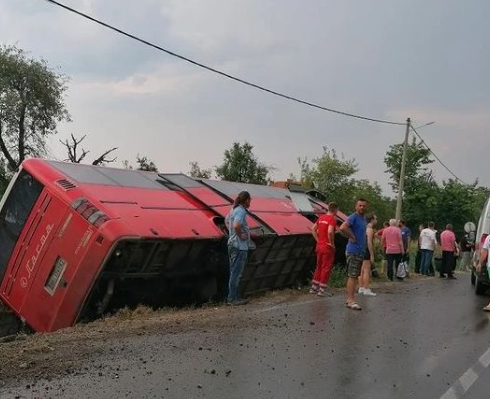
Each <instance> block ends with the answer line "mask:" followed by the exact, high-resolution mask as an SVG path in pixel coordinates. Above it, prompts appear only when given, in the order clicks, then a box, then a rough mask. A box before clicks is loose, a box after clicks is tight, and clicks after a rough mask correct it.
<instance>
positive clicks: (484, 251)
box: [476, 248, 488, 272]
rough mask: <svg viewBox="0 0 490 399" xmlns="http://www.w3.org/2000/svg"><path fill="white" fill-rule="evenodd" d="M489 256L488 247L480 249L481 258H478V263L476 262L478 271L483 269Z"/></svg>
mask: <svg viewBox="0 0 490 399" xmlns="http://www.w3.org/2000/svg"><path fill="white" fill-rule="evenodd" d="M487 258H488V249H486V248H482V249H481V251H480V259H478V263H477V264H476V270H477V271H478V272H480V271H481V268H482V266H483V264H484V263H485V262H486V260H487Z"/></svg>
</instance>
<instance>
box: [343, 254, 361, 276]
mask: <svg viewBox="0 0 490 399" xmlns="http://www.w3.org/2000/svg"><path fill="white" fill-rule="evenodd" d="M345 256H346V258H347V275H348V276H349V277H352V278H357V277H359V276H360V275H361V269H362V261H363V260H364V256H361V255H357V254H350V253H346V254H345Z"/></svg>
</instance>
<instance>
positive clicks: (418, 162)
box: [384, 138, 434, 193]
mask: <svg viewBox="0 0 490 399" xmlns="http://www.w3.org/2000/svg"><path fill="white" fill-rule="evenodd" d="M402 155H403V144H395V145H392V146H390V149H389V150H388V152H387V153H386V155H385V158H384V162H385V164H386V167H387V169H386V172H387V173H389V175H390V179H391V183H390V186H391V188H392V189H393V191H394V192H395V193H396V192H398V183H399V181H400V170H401V163H402ZM433 162H434V160H433V159H431V158H430V151H429V150H428V149H427V148H425V147H424V145H423V144H422V142H417V140H416V139H415V138H414V139H413V141H412V143H411V144H409V145H408V147H407V161H406V164H405V166H406V167H405V191H407V190H410V185H411V184H412V183H413V182H414V181H418V180H419V179H425V180H428V181H430V180H432V179H433V176H432V171H431V170H430V169H429V168H427V165H430V164H431V163H433Z"/></svg>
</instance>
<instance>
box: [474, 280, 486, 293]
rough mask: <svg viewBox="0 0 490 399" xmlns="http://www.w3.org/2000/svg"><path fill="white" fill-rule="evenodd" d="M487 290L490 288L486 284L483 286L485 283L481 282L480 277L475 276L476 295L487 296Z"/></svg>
mask: <svg viewBox="0 0 490 399" xmlns="http://www.w3.org/2000/svg"><path fill="white" fill-rule="evenodd" d="M487 290H488V286H487V285H486V284H483V282H482V281H480V279H479V278H478V276H475V293H476V295H485V293H486V292H487Z"/></svg>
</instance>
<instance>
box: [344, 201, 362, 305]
mask: <svg viewBox="0 0 490 399" xmlns="http://www.w3.org/2000/svg"><path fill="white" fill-rule="evenodd" d="M366 210H367V201H366V200H365V199H364V198H359V199H358V200H357V202H356V206H355V213H353V214H352V215H350V216H349V217H348V218H347V220H346V221H345V222H344V223H342V226H340V231H341V232H342V233H343V234H345V236H346V237H347V238H348V239H349V243H348V244H347V247H346V259H347V276H348V278H347V300H346V302H345V305H346V306H347V307H348V308H349V309H354V310H361V309H362V308H361V307H360V306H359V305H358V304H357V303H356V301H355V298H354V295H355V292H356V285H357V278H358V277H359V276H360V275H361V269H362V261H363V260H364V255H365V252H366V226H367V224H366V219H365V217H364V215H365V213H366Z"/></svg>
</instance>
